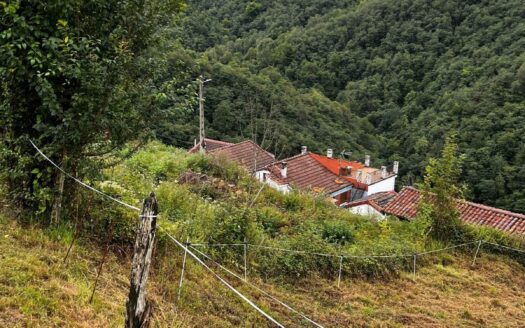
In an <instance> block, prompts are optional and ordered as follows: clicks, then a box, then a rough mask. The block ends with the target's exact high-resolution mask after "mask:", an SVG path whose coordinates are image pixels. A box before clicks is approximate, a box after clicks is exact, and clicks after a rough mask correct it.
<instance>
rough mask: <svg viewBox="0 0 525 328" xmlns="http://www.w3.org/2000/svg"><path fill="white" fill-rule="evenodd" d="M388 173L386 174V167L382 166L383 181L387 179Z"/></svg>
mask: <svg viewBox="0 0 525 328" xmlns="http://www.w3.org/2000/svg"><path fill="white" fill-rule="evenodd" d="M387 175H388V173H387V172H386V166H381V179H386V176H387Z"/></svg>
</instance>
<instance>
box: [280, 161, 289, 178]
mask: <svg viewBox="0 0 525 328" xmlns="http://www.w3.org/2000/svg"><path fill="white" fill-rule="evenodd" d="M281 177H283V178H285V179H286V178H287V177H288V163H286V162H281Z"/></svg>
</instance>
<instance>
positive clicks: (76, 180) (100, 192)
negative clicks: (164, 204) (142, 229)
mask: <svg viewBox="0 0 525 328" xmlns="http://www.w3.org/2000/svg"><path fill="white" fill-rule="evenodd" d="M29 142H30V143H31V145H33V147H34V148H35V149H36V151H37V152H38V153H39V154H40V155H41V156H42V157H43V158H44V159H45V160H46V161H48V162H49V163H51V165H53V166H54V167H56V168H57V169H58V170H59V171H60V172H62V173H64V174H65V175H66V176H67V177H68V178H70V179H73V180H74V181H75V182H77V183H78V184H80V185H81V186H83V187H84V188H87V189H89V190H91V191H93V192H95V193H97V194H99V195H102V196H104V197H106V198H109V199H111V200H112V201H114V202H117V203H119V204H120V205H123V206H126V207H128V208H130V209H132V210H135V211H139V212H140V208H138V207H136V206H133V205H129V204H126V203H124V202H123V201H121V200H118V199H116V198H115V197H112V196H110V195H108V194H106V193H104V192H102V191H100V190H98V189H95V188H93V187H91V186H90V185H88V184H87V183H84V182H82V181H80V180H79V179H77V178H75V177H74V176H72V175H71V174H69V173H67V172H66V171H65V170H64V169H62V168H61V167H60V166H58V165H57V164H55V162H53V161H52V160H51V159H50V158H49V157H47V156H46V155H45V154H44V153H43V152H42V151H41V150H40V148H38V147H37V146H36V145H35V143H34V142H33V141H32V140H29Z"/></svg>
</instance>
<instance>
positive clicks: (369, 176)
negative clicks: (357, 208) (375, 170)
mask: <svg viewBox="0 0 525 328" xmlns="http://www.w3.org/2000/svg"><path fill="white" fill-rule="evenodd" d="M365 183H366V184H367V185H369V184H371V183H372V174H371V173H370V172H368V173H367V174H366V181H365Z"/></svg>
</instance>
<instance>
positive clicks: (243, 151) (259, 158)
mask: <svg viewBox="0 0 525 328" xmlns="http://www.w3.org/2000/svg"><path fill="white" fill-rule="evenodd" d="M208 153H210V154H223V155H225V156H226V157H227V158H228V159H229V160H231V161H235V162H238V163H239V164H240V165H242V166H244V167H245V168H247V169H248V170H249V171H250V172H255V171H257V170H259V169H261V168H263V167H265V166H267V165H269V164H271V163H273V162H275V156H274V155H273V154H271V153H269V152H267V151H266V150H264V149H263V148H261V147H260V146H259V145H257V144H256V143H255V142H253V141H251V140H246V141H243V142H239V143H237V144H230V145H227V146H224V147H220V148H216V149H213V150H209V151H208Z"/></svg>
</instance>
